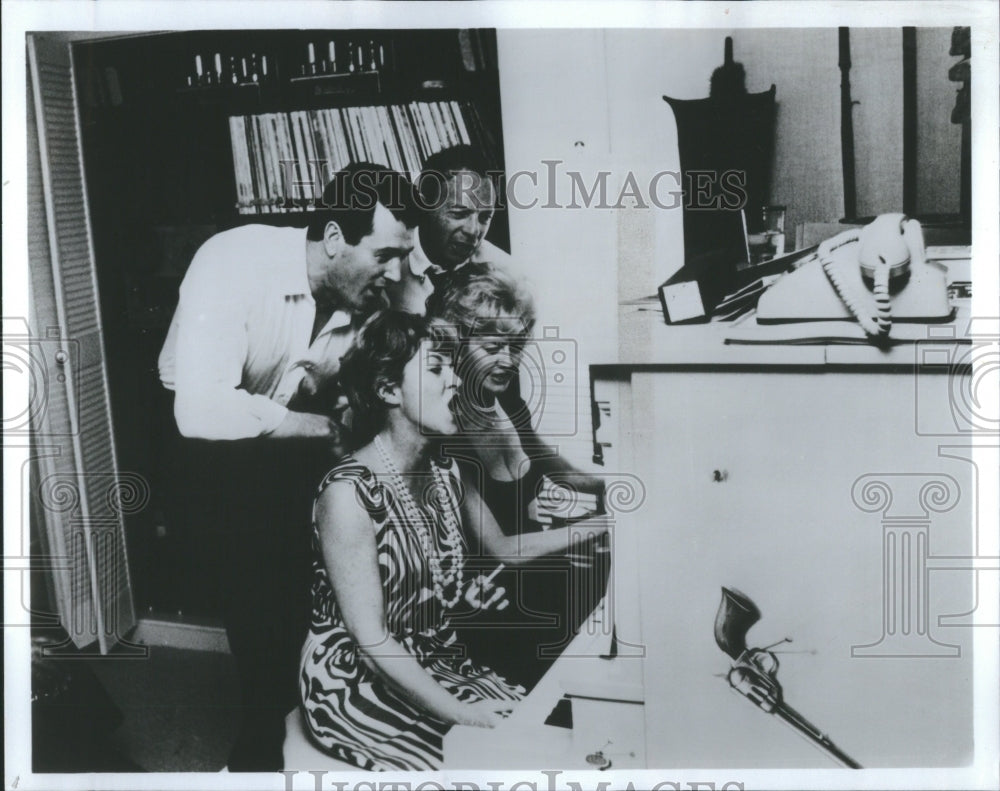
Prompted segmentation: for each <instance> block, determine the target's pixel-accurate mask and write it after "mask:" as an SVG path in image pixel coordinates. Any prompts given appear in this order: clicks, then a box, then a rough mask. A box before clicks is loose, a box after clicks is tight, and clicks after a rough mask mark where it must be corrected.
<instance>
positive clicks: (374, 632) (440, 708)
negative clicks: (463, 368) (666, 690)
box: [299, 312, 572, 771]
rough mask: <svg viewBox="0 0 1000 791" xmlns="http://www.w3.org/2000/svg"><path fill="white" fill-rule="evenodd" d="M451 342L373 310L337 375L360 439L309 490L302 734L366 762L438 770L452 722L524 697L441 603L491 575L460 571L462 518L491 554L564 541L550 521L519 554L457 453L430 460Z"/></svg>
mask: <svg viewBox="0 0 1000 791" xmlns="http://www.w3.org/2000/svg"><path fill="white" fill-rule="evenodd" d="M447 348H448V347H447V344H446V342H445V339H444V334H443V331H441V330H440V329H439V328H436V327H435V326H434V325H432V324H428V322H427V321H426V320H425V319H423V318H421V317H418V316H414V315H411V314H405V313H399V312H383V313H379V314H376V315H375V316H373V317H372V318H371V319H369V320H368V321H367V322H366V323H365V325H364V326H363V327H362V328H361V330H360V331H359V333H358V337H357V339H356V340H355V342H354V344H353V345H352V347H351V349H350V350H349V351H348V353H347V354H346V355H345V356H344V358H343V360H342V363H341V368H340V373H339V378H340V382H341V384H342V386H343V388H344V390H345V391H346V393H347V396H348V400H349V402H350V405H351V410H352V428H353V431H354V434H355V436H356V438H357V441H358V444H359V445H360V447H358V449H357V451H356V452H354V453H353V454H352V455H350V456H348V457H347V458H345V459H344V460H343V461H342V462H341V463H340V464H338V465H337V466H336V467H335V468H334V469H333V470H331V471H330V473H329V474H328V475H327V476H326V478H325V479H324V480H323V482H322V483H321V484H320V490H319V494H318V495H317V499H316V504H315V507H314V511H313V536H314V542H315V544H316V550H317V552H316V560H315V562H314V571H313V574H314V581H313V608H312V610H313V611H312V619H311V620H312V622H311V626H310V632H309V636H308V637H307V639H306V643H305V645H304V646H303V649H302V665H301V672H300V675H299V687H300V692H301V697H302V708H303V713H304V715H305V721H306V723H307V726H308V731H309V733H310V735H311V737H312V738H313V740H314V741H315V742H316V743H317V744H318V745H319V746H320V747H321V748H323V749H324V750H326V751H327V752H329V753H330V754H331V755H332V756H334V757H335V758H337V759H339V760H341V761H345V762H348V763H351V764H354V765H356V766H359V767H361V768H363V769H370V770H414V771H417V770H429V769H436V768H439V767H440V766H441V763H442V760H443V755H442V740H443V737H444V734H445V733H446V732H447V731H448V729H449V727H450V726H451V725H452V724H455V723H461V724H464V725H475V726H480V727H493V726H495V724H496V723H497V722H498V719H499V717H500V716H501V715H503V714H505V713H507V712H509V711H510V709H511V708H512V705H513V704H514V702H516V701H517V700H518V699H519V698H520V697H522V695H523V694H524V690H523V688H521V687H519V686H515V685H512V684H509V683H508V682H507V681H505V680H504V679H503V678H501V677H500V676H498V675H497V674H496V673H494V672H493V671H492V670H490V669H489V668H488V667H482V666H477V665H476V664H474V663H473V662H472V661H470V660H468V659H463V658H462V657H461V655H460V653H461V652H460V651H459V650H458V649H457V648H456V647H455V646H454V642H455V637H454V632H453V631H452V629H451V626H450V620H449V617H450V613H451V612H452V611H453V610H456V609H458V608H461V607H465V606H467V603H468V604H479V603H480V602H479V600H478V599H477V597H478V596H480V594H482V592H483V590H484V588H486V587H487V586H485V585H484V584H483V581H482V580H476V581H472V580H469V579H468V578H467V577H466V575H465V571H464V565H465V554H466V548H465V540H464V538H463V534H462V520H463V519H465V520H468V521H469V525H470V527H473V529H475V530H477V531H478V532H480V533H481V535H482V536H483V541H484V543H485V544H486V545H487V546H488V547H490V548H491V551H493V552H494V554H497V555H505V554H506V555H516V556H517V557H518V558H519V557H522V556H527V557H530V556H537V555H539V554H542V553H547V552H554V551H557V550H558V549H559V548H560V547H562V548H565V546H566V542H567V541H568V540H572V538H571V537H570V535H569V533H568V532H566V531H552V532H553V533H562V535H554V534H552V535H548V534H547V535H546V536H545V537H544V538H543V540H537V541H533V542H530V545H529V546H528V547H527V553H526V552H525V548H524V547H521V548H520V552H518V551H517V547H516V546H515V543H513V542H511V541H510V540H509V539H508V538H507V537H505V536H504V535H503V533H502V532H501V531H500V529H499V528H498V527H497V525H496V523H495V522H493V521H492V518H491V517H490V516H489V512H488V510H487V509H486V508H485V507H483V505H482V501H481V500H480V499H479V497H478V495H477V494H476V493H475V491H474V490H472V489H471V487H469V488H466V487H462V486H461V483H460V480H459V477H458V473H457V469H456V467H455V465H454V463H453V462H444V461H441V460H439V459H437V458H434V453H433V451H434V449H435V448H436V447H437V440H438V439H439V438H440V437H441V436H442V435H445V436H446V435H450V434H453V433H454V432H455V431H456V426H455V420H454V416H453V415H452V412H451V410H450V406H449V405H450V401H451V399H452V397H453V396H454V392H455V388H456V387H457V385H458V381H457V377H455V375H454V372H453V370H452V361H451V357H450V353H449V352H448V351H447ZM515 562H517V561H515ZM483 595H485V596H488V594H483ZM492 598H493V599H495V598H496V596H493V597H492ZM487 603H489V601H488V602H487Z"/></svg>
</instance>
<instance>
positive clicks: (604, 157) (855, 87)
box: [497, 28, 960, 455]
mask: <svg viewBox="0 0 1000 791" xmlns="http://www.w3.org/2000/svg"><path fill="white" fill-rule="evenodd" d="M727 35H731V36H733V39H734V57H735V60H736V61H737V62H740V63H742V64H743V66H744V68H745V70H746V76H747V89H748V90H749V91H751V92H758V91H764V90H767V89H768V88H769V87H770V86H771V84H772V83H774V84H775V85H776V87H777V91H776V96H777V103H778V110H777V127H776V128H777V132H776V140H775V160H774V168H773V175H772V187H771V194H770V202H772V203H780V204H785V205H786V206H787V207H788V215H787V228H788V230H789V232H790V233H792V232H794V228H795V226H796V225H798V224H800V223H803V222H826V221H830V220H836V219H839V218H840V217H842V216H843V214H844V194H843V176H842V170H841V146H840V81H841V75H840V69H839V67H838V34H837V30H836V28H825V29H805V30H746V29H743V30H662V29H659V30H658V29H643V30H634V29H630V30H621V29H615V30H538V29H518V30H500V31H498V34H497V39H498V45H499V62H500V88H501V102H502V110H503V125H504V130H503V131H504V141H505V146H506V152H505V156H506V165H507V171H508V175H511V174H514V173H517V172H518V171H528V172H530V173H534V174H536V178H537V184H538V186H537V187H536V188H534V189H533V188H532V187H531V184H530V183H529V182H528V180H527V179H526V178H524V177H522V178H521V179H520V180H519V182H518V189H517V190H516V194H517V196H518V197H519V199H520V200H522V201H525V200H527V199H529V198H531V197H535V198H537V199H538V205H536V207H535V208H533V209H530V210H527V209H518V208H516V207H513V206H512V207H510V209H509V216H510V227H511V243H512V246H513V250H512V252H513V254H514V255H515V257H517V258H518V259H519V260H520V261H521V262H522V263H523V264H524V265H526V266H527V267H528V268H529V269H530V271H531V273H532V279H533V281H534V283H533V285H534V293H535V294H536V296H537V299H538V310H539V318H540V320H539V328H540V329H541V327H542V326H544V325H551V326H557V327H558V328H559V331H560V334H561V337H563V338H569V339H571V340H573V341H574V342H575V343H576V348H577V350H578V359H579V362H580V370H581V372H582V373H585V371H586V365H588V364H590V363H593V362H613V361H614V360H615V359H616V356H617V349H618V344H617V312H618V303H619V302H620V301H625V300H630V299H636V298H639V297H642V296H645V295H650V294H653V293H655V290H656V287H657V285H658V284H660V283H662V282H663V280H665V279H666V278H667V277H668V276H669V275H670V274H672V273H673V272H674V271H676V270H677V269H678V268H679V267H680V266H681V264H682V262H683V224H682V214H681V210H680V209H679V208H678V209H673V210H669V209H658V208H656V207H655V206H649V207H648V208H641V207H635V206H633V205H631V204H629V203H628V201H626V204H627V205H626V207H625V208H620V209H610V208H605V209H601V208H596V207H591V208H582V207H580V208H574V209H570V208H563V209H558V208H544V204H545V203H546V201H547V200H548V198H549V188H553V189H554V190H555V192H554V194H555V196H556V203H558V204H560V205H566V204H569V203H570V202H571V200H572V197H573V195H572V192H571V186H570V181H569V177H568V176H567V172H568V171H571V170H576V171H578V172H579V173H580V174H581V176H582V180H583V183H584V184H585V185H587V186H588V187H589V186H590V185H592V184H593V183H594V182H595V180H596V178H597V175H598V173H599V172H601V171H609V172H610V174H611V175H610V176H609V177H608V179H607V185H608V202H609V203H611V204H614V203H616V202H617V198H618V194H619V189H620V188H621V186H622V185H623V183H624V182H625V179H626V176H627V174H630V173H631V174H633V175H634V176H635V178H636V182H637V184H638V185H639V186H640V188H642V189H645V188H646V186H647V185H648V183H649V180H650V178H651V177H652V176H653V174H655V173H658V172H660V171H664V170H667V171H677V170H679V161H678V154H677V132H676V127H675V125H674V122H673V117H672V113H671V112H670V110H669V108H668V106H667V105H666V103H665V102H664V101H663V99H662V97H663V96H664V95H665V94H667V95H670V96H673V97H676V98H681V99H697V98H701V97H704V96H707V95H708V90H709V78H710V77H711V74H712V71H713V70H714V69H715V68H717V67H718V66H720V65H721V64H722V62H723V54H724V52H723V50H724V40H725V38H726V36H727ZM949 39H950V30H921V31H920V32H919V35H918V63H919V73H918V88H919V118H920V125H919V130H918V146H919V152H920V154H919V156H920V168H919V175H918V188H919V193H918V194H919V197H920V203H919V209H920V210H921V211H925V212H948V211H955V210H957V205H958V157H959V141H960V130H959V128H958V127H957V126H954V125H951V124H950V121H949V117H950V112H951V107H952V106H953V105H954V91H955V88H956V86H955V85H954V84H952V83H949V82H948V81H947V67H948V66H949V65H950V64H951V63H952V62H954V61H955V58H950V57H949V56H948V55H947V51H948V42H949ZM851 51H852V61H853V66H852V69H851V86H852V94H853V97H854V99H855V100H857V102H858V104H857V106H856V107H855V110H854V131H855V152H856V158H857V164H856V175H857V189H858V211H859V213H860V214H862V215H864V214H877V213H881V212H888V211H900V210H901V209H902V117H901V116H902V33H901V31H900V29H899V28H893V29H854V30H852V31H851ZM547 160H548V161H553V160H555V161H558V162H559V163H560V164H559V165H558V166H556V174H557V175H556V179H555V182H554V183H553V182H552V181H551V179H550V178H549V177H548V176H549V174H550V172H551V171H550V168H551V167H552V166H546V165H545V164H544V162H545V161H547ZM671 186H673V184H672V182H670V181H664V182H662V185H661V189H662V190H666V189H668V188H670V187H671ZM661 197H664V196H663V194H662V192H661ZM578 200H582V199H580V198H579V196H578ZM584 381H585V380H584ZM580 395H581V399H580V401H579V418H580V421H579V422H580V425H581V430H582V431H583V434H584V436H582V437H580V440H581V443H582V444H581V450H580V454H581V455H583V454H584V453H587V450H588V448H589V446H588V445H587V443H588V442H589V433H588V427H589V414H587V413H586V411H585V410H586V407H587V402H586V389H585V388H581V393H580ZM587 455H589V453H587Z"/></svg>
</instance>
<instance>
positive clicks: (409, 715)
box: [299, 457, 524, 771]
mask: <svg viewBox="0 0 1000 791" xmlns="http://www.w3.org/2000/svg"><path fill="white" fill-rule="evenodd" d="M443 469H445V470H446V471H447V475H446V476H444V477H445V479H446V480H447V481H448V483H449V485H450V486H449V488H450V491H448V492H447V500H448V503H447V505H446V506H443V507H451V508H453V509H454V510H456V512H457V503H458V497H459V489H458V485H459V484H458V473H457V469H456V467H455V464H454V462H451V463H450V466H448V467H443ZM334 481H349V482H351V483H353V484H354V487H355V491H356V493H357V496H358V498H359V502H360V503H361V504H362V506H363V507H364V508H365V510H366V511H367V512H368V514H369V515H370V516H371V520H372V529H373V530H374V531H375V536H376V544H377V550H378V565H379V571H380V574H381V577H382V591H383V595H384V599H385V609H386V620H387V624H388V629H389V633H390V634H391V635H392V637H394V638H395V639H396V640H397V641H399V643H400V644H401V645H403V646H404V647H405V649H406V650H407V651H409V652H410V653H411V654H412V655H413V656H414V657H416V659H417V661H418V662H419V663H420V665H421V666H422V667H423V668H424V669H425V670H427V672H428V673H430V674H431V675H432V676H433V677H434V678H435V680H436V681H437V682H438V683H439V684H441V685H442V686H443V687H445V688H446V689H447V690H448V691H449V692H450V693H451V694H452V695H454V696H455V697H456V698H458V699H459V700H461V701H464V702H468V703H472V702H475V701H479V700H486V699H494V700H518V699H520V698H521V697H523V695H524V688H523V687H520V686H515V685H512V684H509V683H508V682H507V681H505V680H504V679H503V678H501V677H500V676H498V675H497V674H496V673H494V672H493V671H491V670H490V669H489V668H487V667H482V666H477V665H475V664H473V663H472V662H471V661H470V660H468V659H462V658H460V653H461V652H460V651H459V650H458V649H457V647H456V646H455V633H454V631H453V630H452V628H451V625H450V622H449V613H448V611H447V610H446V609H445V608H444V606H443V605H442V604H441V602H440V601H439V600H438V599H437V597H436V596H434V595H433V593H432V580H431V572H430V568H429V566H428V564H427V558H426V557H425V553H424V550H423V549H422V547H421V545H420V540H419V537H418V535H419V534H418V533H417V529H416V528H415V527H414V526H413V525H412V524H411V523H410V519H409V516H408V515H407V513H406V511H405V510H404V508H403V505H402V503H401V502H400V501H399V499H398V498H396V497H394V496H393V494H392V490H391V486H388V485H383V482H382V481H380V480H379V479H378V478H377V477H376V476H375V475H374V473H372V471H371V470H369V469H368V468H367V467H365V466H363V465H361V464H359V463H358V462H357V461H355V460H354V459H353V458H350V457H349V458H347V459H345V460H344V461H342V462H341V463H340V464H339V465H337V467H335V468H334V469H333V470H331V471H330V472H329V473H328V474H327V476H326V478H324V480H323V482H322V483H321V484H320V487H319V491H320V493H322V491H323V490H324V489H325V488H326V487H327V486H329V485H330V484H331V483H333V482H334ZM421 510H422V511H424V513H425V517H426V519H425V523H426V524H430V525H432V527H433V530H432V535H433V540H434V542H435V545H436V547H437V548H438V550H439V551H440V549H441V547H442V541H443V539H444V537H445V535H446V532H445V526H444V523H443V517H442V515H441V513H440V511H439V510H438V509H436V508H435V507H433V506H427V505H425V504H421ZM456 518H458V515H457V513H456ZM319 541H320V538H319V532H318V528H317V525H316V522H315V513H314V519H313V545H314V547H313V548H314V559H313V584H312V619H311V625H310V629H309V635H308V637H307V638H306V642H305V645H304V646H303V648H302V664H301V670H300V673H299V692H300V695H301V699H302V709H303V714H304V716H305V721H306V723H307V726H308V730H309V732H310V734H311V736H312V738H313V739H314V741H315V742H316V743H317V744H318V745H319V746H320V747H321V748H322V749H324V750H325V751H327V752H328V753H330V755H332V756H333V757H335V758H337V759H338V760H341V761H346V762H347V763H351V764H354V765H355V766H359V767H361V768H362V769H369V770H386V771H389V770H411V771H419V770H429V769H437V768H440V766H441V762H442V760H443V756H442V739H443V737H444V734H445V733H446V732H447V731H448V728H449V727H450V725H449V724H448V723H445V722H442V721H441V720H438V719H436V718H435V717H433V716H431V715H430V714H428V713H427V712H425V711H423V710H421V709H419V708H417V707H416V706H414V705H413V704H411V703H410V702H409V701H408V700H406V699H405V698H404V697H402V696H401V695H400V694H399V693H398V692H397V691H396V690H395V689H394V688H393V687H392V686H390V685H389V684H388V683H386V682H385V681H384V680H383V679H382V678H381V677H380V676H378V675H377V674H376V673H375V672H373V671H372V670H371V669H370V668H369V667H368V666H367V665H366V664H365V663H364V662H363V661H362V658H361V653H360V651H359V649H358V646H357V643H356V642H355V641H354V639H353V638H352V637H351V635H350V633H349V632H348V631H347V628H346V627H345V626H344V621H343V617H342V616H341V613H340V610H339V607H338V606H337V601H336V599H335V597H334V595H333V590H332V588H331V586H330V580H329V578H328V576H327V573H326V568H325V567H324V565H323V557H322V553H321V551H320V544H319ZM456 606H459V605H456ZM374 651H377V648H376V649H373V650H372V651H369V653H374Z"/></svg>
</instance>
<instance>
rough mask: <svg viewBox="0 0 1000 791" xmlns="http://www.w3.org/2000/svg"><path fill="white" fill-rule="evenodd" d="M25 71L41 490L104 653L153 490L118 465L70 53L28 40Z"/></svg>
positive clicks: (59, 572)
mask: <svg viewBox="0 0 1000 791" xmlns="http://www.w3.org/2000/svg"><path fill="white" fill-rule="evenodd" d="M28 64H29V74H28V90H29V96H28V102H27V105H28V127H29V128H28V148H29V150H28V256H29V269H30V273H31V279H30V285H31V304H32V310H33V314H32V316H31V317H30V321H29V324H30V335H29V334H27V332H26V333H25V336H24V338H23V339H21V344H22V345H23V347H24V349H25V352H26V354H27V355H28V356H30V359H31V361H32V365H33V375H34V376H33V378H34V382H35V387H34V389H33V392H32V394H31V395H32V401H31V404H32V408H31V410H30V412H31V415H30V417H31V430H32V436H33V446H34V456H35V460H36V464H35V466H34V470H35V471H36V473H37V474H36V475H34V480H33V481H32V491H33V495H34V496H35V497H36V498H37V499H36V502H38V503H40V505H41V508H40V509H38V510H39V512H40V513H41V515H42V521H43V524H42V525H39V526H38V527H39V528H40V529H39V533H40V534H43V535H44V536H45V538H46V539H47V543H48V551H49V554H50V555H53V556H55V557H56V558H58V560H57V561H56V562H55V564H54V565H55V566H56V568H55V570H54V572H53V573H54V586H53V587H54V589H55V594H56V602H57V607H58V610H59V618H60V621H61V623H62V625H63V626H64V628H65V629H66V630H67V631H68V632H69V634H70V636H71V638H72V640H73V642H74V643H75V644H76V645H77V646H79V647H81V648H83V647H88V646H95V645H96V646H97V647H99V649H100V651H101V652H102V653H106V652H107V651H109V650H110V648H111V647H113V646H114V645H115V644H116V643H118V642H121V641H122V639H123V637H124V636H125V635H126V634H127V633H128V631H129V630H130V629H131V628H132V627H133V626H134V625H135V623H136V616H135V607H134V604H133V600H132V590H131V584H130V579H129V570H128V563H127V557H126V552H125V530H124V522H123V514H125V513H129V512H132V511H135V510H138V509H141V508H143V507H144V506H145V504H146V501H147V500H148V487H147V485H146V483H145V481H143V480H142V479H140V478H138V477H137V476H131V475H120V474H119V472H118V468H117V463H116V458H115V446H114V437H113V435H112V427H111V414H110V407H109V400H108V384H107V372H106V368H105V358H104V343H103V338H102V333H101V316H100V307H99V303H98V295H97V282H96V277H95V272H94V259H93V248H92V245H91V238H90V222H89V217H88V211H87V201H86V194H85V190H84V182H83V167H82V160H81V153H80V145H79V128H78V120H77V108H76V104H75V95H74V91H73V76H72V63H71V55H70V51H69V46H68V44H67V43H66V41H65V40H64V39H60V38H59V37H58V35H57V34H53V35H51V36H47V35H37V34H30V35H29V36H28ZM26 329H27V328H26ZM8 337H9V336H8ZM7 340H8V338H7V337H5V341H7Z"/></svg>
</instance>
